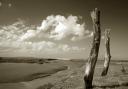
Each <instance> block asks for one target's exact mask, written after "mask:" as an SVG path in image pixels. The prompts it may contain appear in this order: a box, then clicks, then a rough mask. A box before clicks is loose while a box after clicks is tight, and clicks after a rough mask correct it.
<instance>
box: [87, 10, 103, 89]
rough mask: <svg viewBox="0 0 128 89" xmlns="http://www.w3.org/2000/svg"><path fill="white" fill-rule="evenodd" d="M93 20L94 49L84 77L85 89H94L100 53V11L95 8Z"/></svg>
mask: <svg viewBox="0 0 128 89" xmlns="http://www.w3.org/2000/svg"><path fill="white" fill-rule="evenodd" d="M91 18H92V21H93V29H94V32H93V42H92V48H91V52H90V56H89V59H88V62H87V64H86V69H85V75H84V82H85V89H91V88H92V81H93V74H94V70H95V65H96V62H97V58H98V53H99V46H100V38H101V30H100V11H99V10H98V9H97V8H95V10H93V11H92V12H91Z"/></svg>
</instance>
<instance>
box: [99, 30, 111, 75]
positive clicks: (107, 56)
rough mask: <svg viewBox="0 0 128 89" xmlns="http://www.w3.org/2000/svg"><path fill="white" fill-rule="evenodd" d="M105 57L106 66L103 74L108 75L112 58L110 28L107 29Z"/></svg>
mask: <svg viewBox="0 0 128 89" xmlns="http://www.w3.org/2000/svg"><path fill="white" fill-rule="evenodd" d="M105 46H106V48H105V58H104V68H103V71H102V73H101V76H106V75H107V72H108V68H109V63H110V60H111V54H110V29H106V30H105Z"/></svg>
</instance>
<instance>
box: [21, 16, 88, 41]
mask: <svg viewBox="0 0 128 89" xmlns="http://www.w3.org/2000/svg"><path fill="white" fill-rule="evenodd" d="M78 20H79V19H78V17H77V16H72V15H70V16H68V17H67V18H66V17H64V16H61V15H56V16H54V15H51V16H48V17H47V18H46V20H43V21H42V24H41V26H38V27H37V29H36V30H30V31H27V33H25V34H24V35H22V36H21V40H28V39H34V38H37V39H40V38H49V39H53V40H63V39H64V38H68V39H69V40H72V39H73V40H72V41H75V40H77V39H79V40H80V39H83V38H85V37H86V38H87V36H86V35H88V34H90V31H89V30H88V29H86V26H85V23H82V24H79V23H78Z"/></svg>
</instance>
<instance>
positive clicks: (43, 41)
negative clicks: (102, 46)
mask: <svg viewBox="0 0 128 89" xmlns="http://www.w3.org/2000/svg"><path fill="white" fill-rule="evenodd" d="M91 36H92V32H90V31H89V30H87V29H86V26H85V23H82V24H80V23H78V17H77V16H72V15H71V16H68V17H64V16H61V15H56V16H54V15H51V16H48V17H47V18H46V19H45V20H43V21H42V23H41V25H40V26H36V25H26V24H25V22H24V21H23V20H20V19H19V20H18V21H17V22H15V23H13V24H11V25H3V26H0V49H2V50H0V52H7V50H6V49H9V50H8V51H9V52H11V53H13V52H16V53H18V52H23V53H25V52H26V54H27V53H34V54H36V53H39V54H44V55H46V54H58V53H62V52H63V53H71V52H83V51H85V48H82V47H79V46H71V45H69V44H67V43H64V44H60V43H55V40H58V41H60V40H63V39H68V40H71V41H75V40H81V39H85V38H88V37H91ZM5 50H6V51H5Z"/></svg>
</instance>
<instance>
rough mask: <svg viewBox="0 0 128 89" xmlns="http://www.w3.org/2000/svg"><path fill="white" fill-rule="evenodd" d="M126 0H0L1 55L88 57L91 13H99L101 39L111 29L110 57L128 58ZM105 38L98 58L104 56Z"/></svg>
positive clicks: (90, 37) (127, 8)
mask: <svg viewBox="0 0 128 89" xmlns="http://www.w3.org/2000/svg"><path fill="white" fill-rule="evenodd" d="M127 3H128V1H127V0H0V56H30V57H31V56H32V57H48V58H51V57H52V58H87V57H88V56H89V53H90V49H91V42H92V36H93V28H92V20H91V17H90V12H91V11H92V10H93V9H94V8H98V9H99V10H100V11H101V30H102V37H103V35H104V30H105V29H111V44H110V45H111V55H112V57H113V58H115V59H116V58H128V55H127V53H128V47H127V45H128V40H127V38H128V35H127V34H128V30H127V29H128V17H127V16H128V6H127ZM104 51H105V47H104V39H102V40H101V46H100V54H99V57H104Z"/></svg>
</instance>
